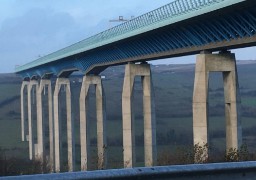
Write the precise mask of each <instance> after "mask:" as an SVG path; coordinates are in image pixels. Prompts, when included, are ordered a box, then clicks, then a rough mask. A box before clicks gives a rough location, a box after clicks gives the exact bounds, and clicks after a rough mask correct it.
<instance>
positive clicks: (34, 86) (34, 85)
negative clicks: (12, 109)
mask: <svg viewBox="0 0 256 180" xmlns="http://www.w3.org/2000/svg"><path fill="white" fill-rule="evenodd" d="M37 91H38V82H37V81H36V80H31V81H30V82H29V86H28V130H29V159H30V160H33V159H34V158H35V155H36V153H35V152H36V151H35V147H36V144H35V138H34V136H35V135H34V132H33V129H34V119H33V112H32V103H34V102H33V100H34V99H35V98H36V94H37ZM32 98H33V100H32ZM35 106H36V105H35Z"/></svg>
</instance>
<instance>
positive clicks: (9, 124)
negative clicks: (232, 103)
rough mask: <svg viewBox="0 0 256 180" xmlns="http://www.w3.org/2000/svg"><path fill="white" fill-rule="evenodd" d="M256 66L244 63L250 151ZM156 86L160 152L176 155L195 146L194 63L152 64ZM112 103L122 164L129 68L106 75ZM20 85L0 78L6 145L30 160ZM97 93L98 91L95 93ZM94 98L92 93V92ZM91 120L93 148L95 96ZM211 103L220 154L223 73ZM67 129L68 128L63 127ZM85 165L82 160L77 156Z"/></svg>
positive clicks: (138, 100) (213, 142) (213, 82)
mask: <svg viewBox="0 0 256 180" xmlns="http://www.w3.org/2000/svg"><path fill="white" fill-rule="evenodd" d="M255 72H256V62H255V61H241V62H238V73H239V83H240V92H241V100H242V112H241V115H242V125H243V139H244V142H245V143H247V145H248V147H249V148H250V149H251V150H252V151H255V150H256V145H255V143H254V140H255V137H256V130H255V129H256V121H255V118H256V78H255ZM152 73H153V75H152V77H153V83H154V88H155V103H156V120H157V144H158V150H159V151H160V152H163V151H173V150H174V149H175V148H177V147H178V146H184V145H191V146H192V141H193V139H192V137H193V134H192V95H193V82H194V65H193V64H187V65H157V66H152ZM101 75H102V76H105V79H103V83H104V90H105V93H106V99H107V131H108V132H107V133H108V144H109V151H111V152H115V153H114V155H110V156H111V158H112V159H114V160H115V161H116V162H117V161H121V159H122V158H121V155H122V147H121V145H122V114H121V95H122V94H121V93H122V85H123V76H124V66H117V67H112V68H108V69H107V70H105V71H104V72H102V74H101ZM20 84H21V78H20V77H18V76H16V75H14V74H0V146H1V147H2V148H4V149H6V150H8V154H9V155H11V156H12V155H15V156H20V157H25V158H27V157H28V148H27V147H28V143H27V142H21V138H20V134H21V132H20V95H19V91H20ZM80 87H81V76H80V75H75V76H73V77H72V91H73V92H72V94H73V95H72V98H73V101H72V103H73V107H74V108H73V110H74V111H73V115H74V118H75V121H76V123H75V125H76V129H75V130H76V145H77V146H78V148H77V154H79V151H80V150H79V116H78V115H79V104H78V98H79V92H80ZM134 92H135V94H134V96H135V102H134V106H135V108H134V109H135V117H136V126H135V127H136V128H135V131H136V146H137V148H138V151H139V153H138V155H137V159H138V161H139V162H141V161H143V157H142V156H141V155H142V154H143V147H142V144H143V141H144V140H143V137H144V136H143V120H142V119H143V117H142V88H141V83H140V78H139V77H138V78H136V81H135V87H134ZM90 93H92V92H90ZM91 95H92V94H91ZM89 101H90V106H89V112H90V113H89V117H90V123H91V125H90V126H91V128H90V130H91V134H92V139H91V143H92V145H95V143H96V138H95V136H96V123H95V113H94V111H95V107H94V106H93V104H95V98H93V96H92V98H90V100H89ZM209 103H210V109H209V113H210V120H209V127H210V146H211V147H212V149H214V151H224V150H225V146H224V145H225V118H224V95H223V83H222V75H221V73H212V74H211V75H210V84H209ZM63 128H65V125H64V126H63ZM77 161H79V157H77Z"/></svg>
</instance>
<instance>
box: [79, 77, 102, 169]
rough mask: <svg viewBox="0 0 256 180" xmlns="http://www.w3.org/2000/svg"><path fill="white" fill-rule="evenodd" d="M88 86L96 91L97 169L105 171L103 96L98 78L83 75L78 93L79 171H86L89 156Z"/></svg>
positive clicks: (99, 78)
mask: <svg viewBox="0 0 256 180" xmlns="http://www.w3.org/2000/svg"><path fill="white" fill-rule="evenodd" d="M90 85H94V86H95V90H96V117H97V146H98V169H105V168H106V165H107V153H106V148H107V137H106V125H105V124H106V109H105V95H104V90H103V87H102V81H101V77H100V76H96V75H85V76H84V78H83V83H82V88H81V93H80V138H81V170H84V171H85V170H88V166H89V163H90V162H89V157H90V156H89V154H90V136H89V132H88V127H89V126H88V124H89V123H88V120H87V112H86V110H87V99H88V90H89V87H90Z"/></svg>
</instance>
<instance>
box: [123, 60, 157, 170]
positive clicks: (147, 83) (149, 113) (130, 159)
mask: <svg viewBox="0 0 256 180" xmlns="http://www.w3.org/2000/svg"><path fill="white" fill-rule="evenodd" d="M135 76H142V85H143V110H144V145H145V166H154V165H156V159H157V150H156V122H155V104H154V92H153V88H152V87H153V84H152V80H151V71H150V65H149V64H127V65H126V67H125V77H124V85H123V94H122V113H123V148H124V167H125V168H130V167H133V166H134V165H135V163H136V159H135V158H136V156H135V133H134V115H133V110H132V108H133V106H132V104H133V85H134V78H135Z"/></svg>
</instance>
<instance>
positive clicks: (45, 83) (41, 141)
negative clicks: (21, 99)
mask: <svg viewBox="0 0 256 180" xmlns="http://www.w3.org/2000/svg"><path fill="white" fill-rule="evenodd" d="M46 87H47V92H48V101H47V102H48V120H49V146H50V159H49V160H50V161H49V163H50V166H51V168H53V166H54V134H53V132H54V131H53V130H54V129H53V127H54V126H53V112H52V85H51V80H49V79H42V80H41V81H40V86H39V90H38V93H37V99H38V101H37V138H38V152H37V158H38V159H40V160H42V161H44V158H45V123H44V121H45V120H46V119H44V116H43V114H44V112H43V110H44V108H43V104H42V99H43V93H44V91H45V89H46Z"/></svg>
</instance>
